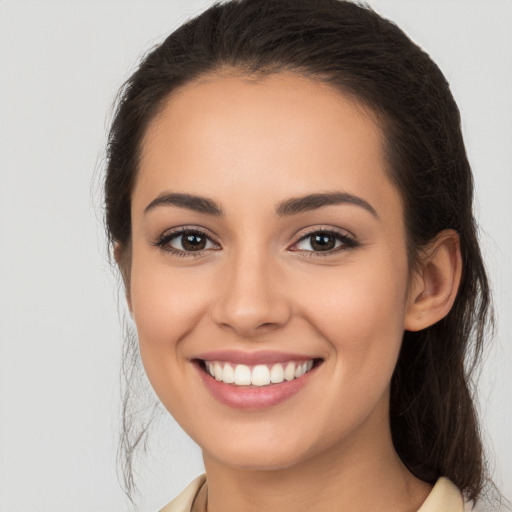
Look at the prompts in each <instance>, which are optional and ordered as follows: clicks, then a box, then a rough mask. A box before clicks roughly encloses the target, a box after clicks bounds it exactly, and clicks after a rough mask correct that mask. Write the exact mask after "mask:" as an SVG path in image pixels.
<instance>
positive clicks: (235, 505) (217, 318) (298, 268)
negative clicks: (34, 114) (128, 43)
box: [116, 72, 461, 512]
mask: <svg viewBox="0 0 512 512" xmlns="http://www.w3.org/2000/svg"><path fill="white" fill-rule="evenodd" d="M383 144H384V141H383V136H382V133H381V131H380V128H379V126H378V124H377V123H376V121H375V120H374V117H373V116H372V115H371V112H368V111H367V110H365V109H364V108H362V107H361V106H360V105H358V104H356V103H355V102H354V100H353V99H351V98H349V97H347V96H343V95H342V94H340V93H339V92H338V91H336V90H334V89H332V88H330V87H329V86H328V85H325V84H321V83H319V82H315V81H313V80H311V79H308V78H304V77H301V76H298V75H296V74H292V73H280V74H274V75H270V76H268V77H265V78H262V79H259V80H254V79H249V78H247V77H244V76H241V75H237V74H236V73H234V72H231V73H223V74H217V75H213V76H209V77H206V78H203V79H201V80H200V81H197V82H195V83H192V84H187V85H185V86H184V87H182V88H181V89H180V90H179V91H176V92H174V93H173V94H172V95H171V97H170V98H169V99H168V101H167V102H166V104H165V106H164V108H163V109H162V111H161V112H160V113H159V115H158V116H157V117H156V118H155V119H154V120H153V121H152V122H151V123H150V125H149V127H148V129H147V132H146V134H145V139H144V143H143V146H142V157H141V162H140V169H139V175H138V177H137V181H136V184H135V188H134V191H133V196H132V229H133V232H132V241H131V248H130V251H126V248H123V247H121V246H117V247H116V258H117V260H118V262H119V263H120V264H121V267H122V270H123V273H124V275H125V281H126V285H127V299H128V304H129V307H130V310H131V312H132V314H133V318H134V321H135V323H136V326H137V331H138V336H139V343H140V351H141V356H142V360H143V363H144V367H145V369H146V372H147V374H148V377H149V379H150V381H151V384H152V385H153V387H154V389H155V391H156V393H157V394H158V396H159V398H160V400H161V401H162V403H163V404H164V405H165V407H166V408H167V409H168V410H169V412H170V413H171V414H172V415H173V416H174V418H175V419H176V420H177V421H178V422H179V423H180V424H181V426H182V427H183V428H184V430H185V431H186V432H187V433H188V434H189V435H190V436H191V437H192V438H193V439H194V440H195V441H196V442H197V443H198V444H199V446H200V447H201V448H202V450H203V456H204V461H205V468H206V472H207V476H208V510H209V511H210V512H220V511H222V512H229V511H235V510H245V511H252V510H254V511H256V510H259V511H260V510H266V511H269V512H272V511H274V510H275V511H278V510H279V511H282V510H293V511H294V512H297V511H311V510H321V511H325V512H328V511H339V510H350V511H363V510H364V511H366V512H371V511H377V510H380V511H381V510H389V511H395V510H396V511H413V510H417V509H418V507H419V506H420V505H421V503H422V502H423V501H424V499H425V498H426V496H427V495H428V492H429V491H430V489H431V486H430V485H428V484H426V483H424V482H421V481H419V480H417V479H416V478H415V477H414V476H413V475H412V474H411V473H409V472H408V471H407V469H406V468H405V467H404V466H403V464H402V463H401V461H400V460H399V458H398V456H397V455H396V453H395V450H394V448H393V444H392V441H391V433H390V427H389V420H388V411H389V386H390V380H391V376H392V373H393V369H394V367H395V364H396V360H397V357H398V353H399V349H400V345H401V340H402V335H403V331H404V329H411V330H416V329H422V328H424V327H427V326H428V325H431V324H432V323H434V322H436V321H437V320H439V319H440V318H442V317H443V316H444V315H445V314H446V313H447V312H448V311H449V309H450V307H451V305H452V303H453V300H454V298H455V294H456V290H457V286H458V282H459V279H460V267H461V265H460V252H459V249H458V239H457V236H456V234H455V233H453V232H449V231H447V232H443V233H441V234H440V237H439V238H438V239H437V241H436V242H435V243H434V244H432V245H431V246H429V247H428V248H425V249H424V258H423V260H422V262H423V263H422V266H421V268H419V269H415V270H414V272H410V269H409V267H408V261H407V253H406V233H405V227H404V218H403V209H402V202H401V199H400V195H399V193H398V191H397V190H396V188H395V186H394V185H393V183H392V182H391V181H390V180H389V178H388V175H387V173H386V168H385V162H384V158H383ZM333 192H342V193H348V194H351V195H353V196H357V197H358V198H361V199H363V200H364V201H366V202H367V203H368V204H369V205H371V208H372V209H373V210H374V212H375V214H374V213H372V212H370V211H368V209H366V208H364V207H362V206H360V205H358V204H353V203H342V204H333V205H329V206H323V207H320V208H316V209H312V210H310V211H307V212H300V213H297V214H293V215H286V216H283V215H278V214H276V211H275V207H276V205H277V204H279V203H281V202H283V201H286V200H288V199H290V198H295V197H299V196H304V195H307V194H312V193H333ZM165 193H182V194H192V195H196V196H202V197H207V198H210V199H211V200H213V201H215V203H216V204H217V205H218V206H219V207H220V208H221V209H222V212H223V215H221V216H218V215H211V214H206V213H199V212H197V211H193V210H191V209H188V208H185V207H178V206H175V205H171V204H160V205H158V206H155V207H154V208H151V209H149V210H148V211H145V210H146V208H147V207H148V205H149V204H150V203H151V202H152V201H154V200H155V198H157V197H159V196H161V195H162V194H165ZM179 227H188V228H192V227H193V228H194V229H200V230H201V231H204V232H205V233H206V235H207V236H208V237H209V238H210V239H211V242H208V245H207V246H206V247H205V249H204V250H202V251H199V252H195V253H192V252H188V253H187V252H182V253H181V255H177V254H175V253H172V252H170V251H169V249H171V248H172V247H174V248H175V249H176V248H181V249H183V246H182V245H181V242H182V239H181V238H179V237H177V238H174V239H173V240H172V242H167V245H166V246H157V245H156V243H157V242H158V240H160V239H161V238H162V235H165V234H168V233H169V232H170V231H171V230H172V229H174V228H179ZM310 228H313V229H316V230H317V231H322V230H323V231H325V230H331V231H333V230H334V231H335V232H336V233H341V234H342V235H344V236H349V237H350V238H351V239H352V240H355V242H356V244H357V245H356V246H354V247H351V246H350V245H346V244H344V243H341V242H338V244H339V245H338V247H337V249H338V250H337V251H335V252H332V253H330V254H328V255H322V254H321V251H318V250H317V251H314V250H312V246H311V243H310V242H311V238H306V239H304V237H305V236H306V235H307V234H308V232H310ZM171 244H172V246H171ZM127 254H128V256H129V257H127ZM221 349H222V350H223V349H235V350H242V351H245V352H254V351H258V350H270V351H279V352H288V353H295V354H296V353H300V354H304V355H307V356H308V357H314V358H321V359H322V361H323V362H322V364H321V365H320V366H319V367H318V368H317V369H316V371H315V373H314V375H312V376H311V378H310V380H309V382H308V384H307V385H306V386H304V388H302V389H301V390H300V391H299V392H298V393H297V394H295V395H293V396H292V397H291V398H289V399H288V400H285V401H284V402H282V403H280V404H278V405H277V406H275V407H270V408H266V409H263V410H241V409H236V408H233V407H229V406H227V405H225V404H223V403H221V402H219V401H218V400H216V399H214V398H213V397H212V395H211V394H210V392H209V391H208V390H207V389H206V387H205V386H204V384H203V382H202V380H201V378H200V377H199V374H198V371H197V368H196V367H195V365H194V364H193V363H192V359H193V358H194V357H195V356H197V354H200V353H202V352H206V351H210V350H221Z"/></svg>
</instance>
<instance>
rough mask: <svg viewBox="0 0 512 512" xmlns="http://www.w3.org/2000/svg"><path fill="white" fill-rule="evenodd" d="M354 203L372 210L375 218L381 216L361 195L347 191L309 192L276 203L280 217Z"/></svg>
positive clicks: (369, 210)
mask: <svg viewBox="0 0 512 512" xmlns="http://www.w3.org/2000/svg"><path fill="white" fill-rule="evenodd" d="M345 203H349V204H353V205H356V206H359V207H361V208H364V209H365V210H367V211H368V212H370V213H371V214H372V215H373V216H374V217H375V218H377V219H378V218H379V215H378V213H377V212H376V211H375V208H374V207H373V206H372V205H371V204H370V203H368V201H365V200H364V199H362V198H361V197H358V196H355V195H353V194H348V193H346V192H329V193H324V194H309V195H306V196H300V197H293V198H291V199H287V200H286V201H282V202H280V203H278V204H277V205H276V209H275V210H276V214H277V215H279V216H280V217H285V216H289V215H295V214H297V213H302V212H308V211H311V210H316V209H317V208H322V207H323V206H331V205H337V204H345Z"/></svg>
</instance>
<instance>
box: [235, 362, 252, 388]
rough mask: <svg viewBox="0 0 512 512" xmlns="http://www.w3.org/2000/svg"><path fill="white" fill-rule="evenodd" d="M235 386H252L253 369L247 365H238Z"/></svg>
mask: <svg viewBox="0 0 512 512" xmlns="http://www.w3.org/2000/svg"><path fill="white" fill-rule="evenodd" d="M235 384H236V385H238V386H248V385H249V384H251V369H250V368H249V367H248V366H246V365H245V364H237V365H236V368H235Z"/></svg>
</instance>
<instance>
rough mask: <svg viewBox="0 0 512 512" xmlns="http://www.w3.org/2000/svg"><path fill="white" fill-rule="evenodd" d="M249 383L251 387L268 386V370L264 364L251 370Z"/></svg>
mask: <svg viewBox="0 0 512 512" xmlns="http://www.w3.org/2000/svg"><path fill="white" fill-rule="evenodd" d="M251 383H252V385H253V386H268V385H269V384H270V370H269V369H268V368H267V366H266V365H264V364H259V365H257V366H255V367H254V368H253V369H252V378H251Z"/></svg>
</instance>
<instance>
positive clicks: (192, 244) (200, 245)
mask: <svg viewBox="0 0 512 512" xmlns="http://www.w3.org/2000/svg"><path fill="white" fill-rule="evenodd" d="M155 245H156V246H157V247H160V248H161V249H162V250H164V251H168V252H172V253H175V254H178V255H180V256H187V255H188V254H190V253H202V252H203V251H207V250H211V249H214V250H216V249H219V245H218V244H217V243H215V242H214V241H213V240H212V239H211V238H210V237H209V236H208V235H206V233H204V232H202V231H200V230H197V229H187V228H181V229H180V230H178V231H173V232H171V233H166V234H165V235H163V236H162V237H161V238H160V239H159V240H158V241H157V242H156V243H155ZM187 253H188V254H187Z"/></svg>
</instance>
